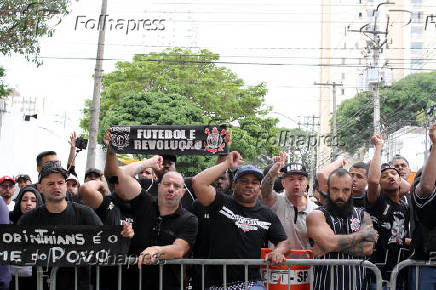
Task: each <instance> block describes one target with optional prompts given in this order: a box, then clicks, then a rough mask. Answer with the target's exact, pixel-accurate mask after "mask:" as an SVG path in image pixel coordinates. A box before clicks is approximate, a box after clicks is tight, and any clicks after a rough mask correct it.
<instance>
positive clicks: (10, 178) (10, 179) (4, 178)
mask: <svg viewBox="0 0 436 290" xmlns="http://www.w3.org/2000/svg"><path fill="white" fill-rule="evenodd" d="M8 180H9V181H12V183H13V184H15V183H16V182H15V179H13V178H12V177H10V176H7V175H5V176H3V177H2V178H0V184H3V182H5V181H8Z"/></svg>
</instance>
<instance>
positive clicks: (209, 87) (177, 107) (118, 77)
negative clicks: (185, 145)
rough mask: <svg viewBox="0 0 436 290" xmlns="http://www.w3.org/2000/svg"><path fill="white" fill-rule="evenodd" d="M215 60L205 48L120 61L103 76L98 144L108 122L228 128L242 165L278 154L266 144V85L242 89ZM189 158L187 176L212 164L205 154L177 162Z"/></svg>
mask: <svg viewBox="0 0 436 290" xmlns="http://www.w3.org/2000/svg"><path fill="white" fill-rule="evenodd" d="M218 59H219V56H218V55H217V54H213V53H212V52H210V51H208V50H201V51H200V52H198V53H193V52H192V51H191V50H182V49H171V50H165V51H163V52H162V53H151V54H147V55H135V56H134V58H133V61H132V62H118V63H117V65H116V69H115V70H114V71H113V72H110V73H107V74H105V75H104V76H103V82H102V83H103V88H102V96H101V107H100V110H101V113H100V126H99V127H100V129H99V138H98V139H99V142H100V143H101V140H102V137H103V134H104V131H105V130H106V128H108V126H110V125H111V124H120V125H139V124H142V125H153V124H154V125H175V124H178V125H196V124H228V126H229V127H232V128H230V131H231V132H232V136H233V144H232V150H238V151H240V152H241V153H242V155H243V156H244V161H246V162H251V163H257V161H258V158H259V156H263V155H272V154H273V153H278V147H277V146H276V145H274V144H269V143H268V142H267V141H266V139H267V137H268V136H269V135H273V134H274V130H276V129H275V126H276V124H277V122H278V120H277V119H273V118H267V117H266V114H267V113H268V112H269V110H270V108H269V107H267V106H265V105H264V97H265V94H266V92H267V90H266V87H265V84H263V83H261V84H258V85H256V86H251V87H246V86H244V81H243V80H242V79H241V78H239V77H238V76H237V75H236V74H235V73H233V72H232V71H230V70H229V69H227V68H224V67H218V66H216V64H215V62H216V61H217V60H218ZM89 109H90V102H89V101H88V102H87V103H86V104H85V108H84V110H83V113H84V116H83V119H82V120H81V127H82V128H83V129H84V130H87V129H88V128H89ZM189 160H191V161H192V160H195V163H194V164H196V168H193V167H192V168H185V170H184V173H185V174H187V172H188V174H190V173H191V172H192V173H196V172H198V171H199V170H200V169H203V168H205V166H210V165H211V163H210V162H212V163H213V162H215V160H214V159H213V158H212V159H211V158H210V157H204V156H203V157H201V156H200V157H199V156H195V157H194V156H183V157H181V158H180V161H182V162H184V161H186V162H185V163H189ZM206 160H212V161H208V162H206ZM178 163H179V159H178ZM188 167H189V166H188Z"/></svg>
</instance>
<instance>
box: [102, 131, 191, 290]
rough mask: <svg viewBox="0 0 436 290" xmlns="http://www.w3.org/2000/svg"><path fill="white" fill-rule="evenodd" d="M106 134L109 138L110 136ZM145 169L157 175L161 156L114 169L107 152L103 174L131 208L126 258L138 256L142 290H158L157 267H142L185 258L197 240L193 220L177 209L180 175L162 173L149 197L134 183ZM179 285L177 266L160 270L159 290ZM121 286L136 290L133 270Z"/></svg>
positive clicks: (114, 160) (182, 190)
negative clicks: (113, 178) (112, 178)
mask: <svg viewBox="0 0 436 290" xmlns="http://www.w3.org/2000/svg"><path fill="white" fill-rule="evenodd" d="M107 134H108V135H110V132H108V133H107ZM105 138H106V137H105ZM108 138H109V139H110V136H108ZM108 150H110V148H109V149H108ZM147 167H152V168H153V169H155V170H158V171H159V170H160V171H161V170H162V167H163V158H162V156H154V157H153V158H151V159H148V160H144V161H141V162H135V163H132V164H129V165H128V166H124V167H118V161H117V158H116V155H115V153H113V152H108V154H107V156H106V170H107V171H110V172H114V173H115V175H116V176H117V177H118V185H117V189H116V193H117V196H118V197H119V198H121V199H122V200H124V201H129V203H130V206H131V213H132V215H133V219H134V221H135V222H134V223H133V229H134V231H135V236H134V237H133V239H132V243H131V245H130V254H133V255H138V256H139V258H138V266H139V268H142V285H143V289H158V286H159V268H158V266H157V265H153V266H147V267H142V265H143V264H155V262H156V261H157V259H181V258H183V257H185V255H187V253H188V252H189V250H190V249H191V248H192V246H193V244H194V242H195V239H196V236H197V218H196V217H195V216H194V215H193V214H191V213H190V212H188V211H187V210H186V209H184V208H183V207H182V206H181V205H180V201H181V199H182V197H183V195H184V194H185V188H184V181H183V177H182V175H181V174H180V173H178V172H176V171H168V172H166V173H164V174H163V176H162V179H161V182H160V183H159V184H158V194H157V196H152V195H151V194H150V193H149V192H147V191H146V190H144V189H143V188H141V185H140V184H139V183H138V181H137V180H136V179H135V176H136V174H138V173H139V172H141V171H142V170H143V169H144V168H147ZM182 282H183V281H180V267H179V266H177V265H166V266H165V267H164V270H163V289H170V290H171V289H180V285H181V283H182ZM123 283H125V285H124V286H123V289H137V288H138V270H137V268H135V267H131V268H130V269H129V271H128V272H127V278H126V279H123Z"/></svg>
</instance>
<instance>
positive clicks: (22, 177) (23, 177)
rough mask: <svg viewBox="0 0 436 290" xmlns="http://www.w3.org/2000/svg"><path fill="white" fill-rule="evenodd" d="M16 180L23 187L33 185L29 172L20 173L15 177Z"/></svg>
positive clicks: (20, 187)
mask: <svg viewBox="0 0 436 290" xmlns="http://www.w3.org/2000/svg"><path fill="white" fill-rule="evenodd" d="M15 182H16V183H18V188H19V189H22V188H23V187H25V186H26V185H32V179H30V176H29V175H27V174H18V175H17V176H16V177H15Z"/></svg>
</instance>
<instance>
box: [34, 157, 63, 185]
mask: <svg viewBox="0 0 436 290" xmlns="http://www.w3.org/2000/svg"><path fill="white" fill-rule="evenodd" d="M52 173H60V174H61V175H62V176H63V177H64V178H65V180H66V179H67V176H68V174H67V170H66V169H65V168H63V167H62V166H60V164H59V162H57V161H48V162H46V163H44V165H42V169H41V172H40V173H39V176H38V183H41V180H42V179H43V178H44V177H47V176H49V175H50V174H52Z"/></svg>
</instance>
